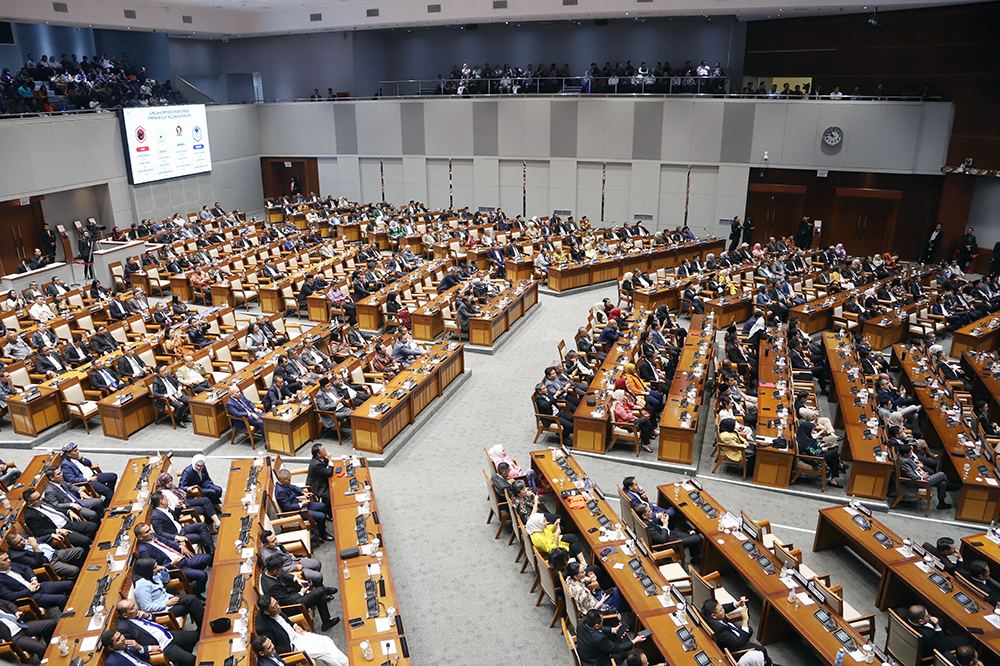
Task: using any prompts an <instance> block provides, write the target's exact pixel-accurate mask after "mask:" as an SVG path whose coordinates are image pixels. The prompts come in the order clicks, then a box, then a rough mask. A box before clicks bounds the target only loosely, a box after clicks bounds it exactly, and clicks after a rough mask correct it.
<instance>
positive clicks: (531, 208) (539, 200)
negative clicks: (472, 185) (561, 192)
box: [456, 160, 552, 217]
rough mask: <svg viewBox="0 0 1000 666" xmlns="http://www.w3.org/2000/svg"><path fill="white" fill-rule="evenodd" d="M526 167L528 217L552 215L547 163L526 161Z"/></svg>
mask: <svg viewBox="0 0 1000 666" xmlns="http://www.w3.org/2000/svg"><path fill="white" fill-rule="evenodd" d="M527 167H528V170H527V177H526V180H525V195H526V201H527V206H528V208H527V210H528V215H529V216H535V215H537V216H538V217H544V216H545V215H549V214H550V213H552V209H551V207H550V206H549V163H548V161H541V160H528V161H527ZM456 203H457V200H456Z"/></svg>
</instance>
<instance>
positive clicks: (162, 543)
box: [132, 523, 212, 594]
mask: <svg viewBox="0 0 1000 666" xmlns="http://www.w3.org/2000/svg"><path fill="white" fill-rule="evenodd" d="M132 532H133V533H134V534H135V538H136V539H137V549H136V550H137V552H138V555H139V557H151V558H153V559H154V560H156V563H157V564H159V565H160V566H161V567H167V568H169V569H180V570H181V571H183V572H184V575H185V576H187V579H188V581H189V582H190V583H191V589H192V591H193V592H194V593H195V594H201V593H203V592H204V591H205V583H206V582H207V581H208V574H207V573H205V569H207V568H208V567H210V566H212V556H211V555H207V554H205V553H193V552H191V549H190V548H188V547H187V546H185V545H184V544H180V543H177V542H176V541H167V540H166V539H161V538H159V537H158V536H156V534H155V533H154V532H153V528H152V527H150V526H149V525H147V524H146V523H138V524H136V526H135V527H134V528H133V529H132Z"/></svg>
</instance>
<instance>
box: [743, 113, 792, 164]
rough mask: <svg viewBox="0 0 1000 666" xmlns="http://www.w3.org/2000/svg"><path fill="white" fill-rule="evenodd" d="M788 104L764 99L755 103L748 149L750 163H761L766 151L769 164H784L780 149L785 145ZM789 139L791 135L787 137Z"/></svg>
mask: <svg viewBox="0 0 1000 666" xmlns="http://www.w3.org/2000/svg"><path fill="white" fill-rule="evenodd" d="M787 110H788V104H787V103H784V102H777V101H772V102H770V103H768V102H767V101H764V102H762V103H760V104H758V105H757V110H756V111H755V112H754V122H753V147H752V148H751V149H750V164H758V165H759V164H763V159H764V153H765V151H766V152H767V153H768V160H769V164H771V165H776V164H784V162H783V161H782V159H781V151H782V148H783V147H784V145H785V116H786V112H787ZM789 139H790V140H791V139H792V137H789Z"/></svg>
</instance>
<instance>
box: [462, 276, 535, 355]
mask: <svg viewBox="0 0 1000 666" xmlns="http://www.w3.org/2000/svg"><path fill="white" fill-rule="evenodd" d="M537 302H538V281H537V280H525V281H524V282H521V283H520V284H517V285H516V286H514V287H513V288H511V289H505V290H503V291H502V292H500V293H499V294H498V295H496V296H494V297H493V299H492V300H490V301H489V303H487V304H486V305H485V306H484V307H483V308H482V312H481V314H479V315H477V316H475V317H470V318H469V340H470V342H471V343H472V344H474V345H480V346H483V347H492V346H493V343H494V342H496V341H497V339H498V338H499V337H500V336H501V335H503V334H504V333H505V332H506V331H507V330H508V329H509V328H510V327H511V326H513V325H514V322H516V321H517V320H518V319H520V318H521V316H522V315H524V313H525V312H526V311H527V310H528V309H530V308H531V307H532V306H533V305H535V303H537Z"/></svg>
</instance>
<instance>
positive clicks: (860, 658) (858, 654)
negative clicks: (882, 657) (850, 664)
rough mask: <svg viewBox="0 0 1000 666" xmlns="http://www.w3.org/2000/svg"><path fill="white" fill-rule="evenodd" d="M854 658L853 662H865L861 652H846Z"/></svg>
mask: <svg viewBox="0 0 1000 666" xmlns="http://www.w3.org/2000/svg"><path fill="white" fill-rule="evenodd" d="M847 654H849V655H851V657H853V658H854V661H856V662H858V663H861V662H863V661H864V660H865V654H864V653H863V652H862V651H861V650H854V651H853V652H848V653H847Z"/></svg>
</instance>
